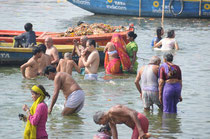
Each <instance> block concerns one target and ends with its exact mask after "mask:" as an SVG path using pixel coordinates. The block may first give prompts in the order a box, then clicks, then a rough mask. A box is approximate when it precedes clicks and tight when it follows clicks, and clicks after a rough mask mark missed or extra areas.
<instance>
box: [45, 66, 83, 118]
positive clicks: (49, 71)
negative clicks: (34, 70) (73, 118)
mask: <svg viewBox="0 0 210 139" xmlns="http://www.w3.org/2000/svg"><path fill="white" fill-rule="evenodd" d="M44 75H45V76H47V78H48V79H49V80H54V93H53V97H52V101H51V104H50V107H49V109H48V113H49V114H50V113H51V112H52V110H53V107H54V105H55V103H56V101H57V98H58V95H59V91H60V90H62V91H63V95H64V97H65V103H64V109H63V111H62V115H70V114H72V113H77V112H79V111H80V110H81V109H82V107H83V105H84V100H85V94H84V92H83V90H82V89H81V87H80V86H79V85H78V83H77V82H76V81H75V80H74V79H73V78H72V76H71V75H70V74H68V73H66V72H56V69H55V67H53V66H51V65H50V66H47V67H46V68H45V69H44Z"/></svg>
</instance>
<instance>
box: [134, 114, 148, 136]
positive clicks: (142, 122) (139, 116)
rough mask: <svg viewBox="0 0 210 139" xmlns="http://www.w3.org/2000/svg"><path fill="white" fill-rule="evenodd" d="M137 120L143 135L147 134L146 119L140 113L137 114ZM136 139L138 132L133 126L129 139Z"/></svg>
mask: <svg viewBox="0 0 210 139" xmlns="http://www.w3.org/2000/svg"><path fill="white" fill-rule="evenodd" d="M138 119H139V120H140V124H141V128H142V130H143V131H144V133H148V128H149V121H148V119H147V117H146V116H144V115H143V114H141V113H138ZM138 137H139V132H138V129H137V126H135V127H134V128H133V134H132V137H131V139H138Z"/></svg>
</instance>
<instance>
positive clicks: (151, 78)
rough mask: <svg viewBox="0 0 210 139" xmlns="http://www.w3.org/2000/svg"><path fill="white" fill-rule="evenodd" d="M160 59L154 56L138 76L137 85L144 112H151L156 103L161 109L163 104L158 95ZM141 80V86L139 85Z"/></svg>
mask: <svg viewBox="0 0 210 139" xmlns="http://www.w3.org/2000/svg"><path fill="white" fill-rule="evenodd" d="M160 62H161V60H160V58H159V57H158V56H153V57H152V58H151V59H150V62H149V64H148V65H145V66H142V67H141V68H140V70H139V72H138V74H137V76H136V80H135V84H136V88H137V89H138V91H139V93H140V97H141V98H142V100H143V105H144V110H145V111H148V110H150V106H152V107H153V104H154V103H155V104H156V105H157V106H158V107H159V108H161V104H160V101H159V95H158V70H159V65H160ZM140 80H141V85H140V84H139V82H140Z"/></svg>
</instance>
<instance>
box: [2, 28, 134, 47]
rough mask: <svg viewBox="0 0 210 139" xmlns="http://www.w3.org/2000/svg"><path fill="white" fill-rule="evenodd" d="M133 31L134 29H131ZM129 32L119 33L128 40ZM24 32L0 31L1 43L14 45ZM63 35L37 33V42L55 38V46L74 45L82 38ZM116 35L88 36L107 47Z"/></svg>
mask: <svg viewBox="0 0 210 139" xmlns="http://www.w3.org/2000/svg"><path fill="white" fill-rule="evenodd" d="M131 30H132V29H131ZM128 31H130V30H127V31H123V32H119V34H120V35H121V36H122V37H123V39H124V40H126V34H127V33H128ZM23 32H24V31H15V30H0V42H6V43H12V42H13V38H14V36H17V35H20V34H21V33H23ZM115 33H116V32H115ZM60 34H61V33H58V32H36V36H37V38H36V41H37V42H38V43H44V40H45V38H46V37H48V36H51V37H52V38H53V44H54V45H73V40H74V39H76V40H78V41H79V40H80V37H81V36H74V37H59V36H60ZM113 34H114V33H104V34H97V35H86V36H87V37H88V38H89V39H94V40H95V41H96V42H97V44H98V45H99V46H105V45H106V44H107V42H109V41H110V40H111V37H112V35H113Z"/></svg>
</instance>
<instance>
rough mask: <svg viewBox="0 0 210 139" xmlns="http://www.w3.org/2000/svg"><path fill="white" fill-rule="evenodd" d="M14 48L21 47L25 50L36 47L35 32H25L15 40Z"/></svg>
mask: <svg viewBox="0 0 210 139" xmlns="http://www.w3.org/2000/svg"><path fill="white" fill-rule="evenodd" d="M14 39H15V44H14V47H19V46H20V45H21V46H22V47H24V48H28V47H29V45H31V44H34V45H36V34H35V32H34V31H28V32H24V33H22V34H21V35H19V36H16V37H15V38H14Z"/></svg>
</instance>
